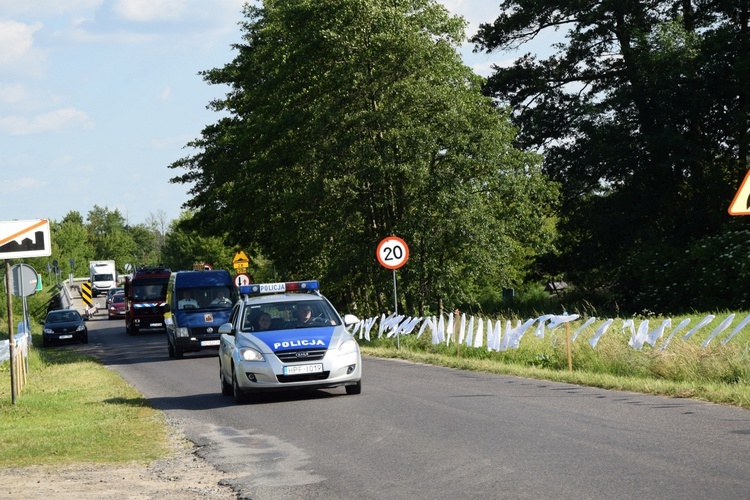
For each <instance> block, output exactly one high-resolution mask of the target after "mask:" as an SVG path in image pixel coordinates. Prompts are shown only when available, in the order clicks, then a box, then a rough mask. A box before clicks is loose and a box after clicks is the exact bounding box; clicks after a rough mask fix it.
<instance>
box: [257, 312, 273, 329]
mask: <svg viewBox="0 0 750 500" xmlns="http://www.w3.org/2000/svg"><path fill="white" fill-rule="evenodd" d="M270 328H271V315H270V314H268V313H262V314H261V315H260V316H258V326H257V329H258V331H259V332H263V331H266V330H268V329H270Z"/></svg>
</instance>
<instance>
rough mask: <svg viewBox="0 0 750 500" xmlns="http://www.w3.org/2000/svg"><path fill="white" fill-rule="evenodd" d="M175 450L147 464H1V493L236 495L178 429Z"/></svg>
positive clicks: (222, 498)
mask: <svg viewBox="0 0 750 500" xmlns="http://www.w3.org/2000/svg"><path fill="white" fill-rule="evenodd" d="M172 449H173V452H172V454H171V455H170V456H168V457H167V458H164V459H162V460H157V461H154V462H152V463H150V464H148V465H143V464H137V463H131V464H124V465H123V464H118V465H103V464H71V465H65V466H57V467H53V466H48V465H40V466H31V467H21V468H0V498H3V499H13V500H15V499H18V500H21V499H23V500H26V499H28V498H31V497H34V498H44V499H48V500H49V499H67V498H77V499H79V498H82V499H113V500H114V499H123V498H127V499H152V498H159V499H162V498H163V499H180V500H182V499H185V500H192V499H196V500H197V499H215V500H225V499H226V500H229V499H237V498H238V497H237V495H236V494H235V493H234V491H233V490H232V489H231V488H230V487H228V486H225V485H223V484H222V481H223V480H224V479H225V477H226V475H225V474H223V473H222V472H219V471H217V470H216V469H214V468H213V467H212V466H211V465H210V464H208V463H207V462H206V461H204V460H203V459H201V458H200V457H198V456H197V455H196V454H195V447H194V446H193V445H192V443H190V442H189V441H186V440H185V439H183V438H182V437H181V436H180V435H179V434H178V432H177V431H174V432H173V437H172Z"/></svg>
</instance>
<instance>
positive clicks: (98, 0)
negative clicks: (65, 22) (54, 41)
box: [0, 0, 104, 16]
mask: <svg viewBox="0 0 750 500" xmlns="http://www.w3.org/2000/svg"><path fill="white" fill-rule="evenodd" d="M102 3H104V0H54V1H50V0H0V12H3V13H4V14H6V15H7V14H27V13H31V14H35V15H38V16H42V15H44V16H47V15H51V14H63V13H65V12H75V11H79V10H81V9H96V8H97V7H99V6H100V5H101V4H102Z"/></svg>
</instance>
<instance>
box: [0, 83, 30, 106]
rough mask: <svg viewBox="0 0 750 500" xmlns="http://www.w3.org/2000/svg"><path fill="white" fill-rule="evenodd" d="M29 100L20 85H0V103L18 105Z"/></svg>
mask: <svg viewBox="0 0 750 500" xmlns="http://www.w3.org/2000/svg"><path fill="white" fill-rule="evenodd" d="M28 100H29V92H28V91H27V90H26V87H24V86H23V85H21V84H20V83H12V84H6V85H3V84H0V103H2V104H20V103H23V102H26V101H28Z"/></svg>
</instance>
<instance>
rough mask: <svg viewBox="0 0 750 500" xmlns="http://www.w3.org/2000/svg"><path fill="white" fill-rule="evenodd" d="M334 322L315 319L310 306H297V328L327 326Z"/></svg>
mask: <svg viewBox="0 0 750 500" xmlns="http://www.w3.org/2000/svg"><path fill="white" fill-rule="evenodd" d="M329 323H330V324H333V322H332V321H331V322H329V321H326V320H325V319H323V318H317V317H316V318H313V316H312V308H311V307H310V304H304V303H303V304H299V305H298V306H297V326H298V327H300V326H312V325H327V324H329Z"/></svg>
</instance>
